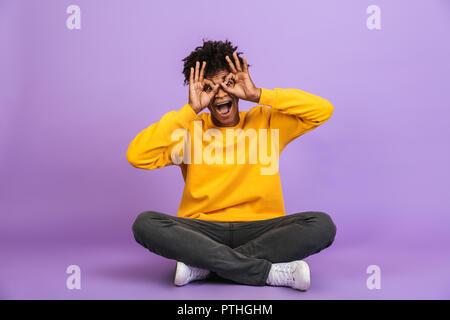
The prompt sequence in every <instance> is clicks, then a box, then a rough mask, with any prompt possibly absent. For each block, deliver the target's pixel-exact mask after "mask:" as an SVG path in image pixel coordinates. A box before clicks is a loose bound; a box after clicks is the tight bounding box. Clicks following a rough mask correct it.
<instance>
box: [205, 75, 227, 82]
mask: <svg viewBox="0 0 450 320" xmlns="http://www.w3.org/2000/svg"><path fill="white" fill-rule="evenodd" d="M226 77H227V75H224V76H223V77H222V81H223V80H225V78H226ZM205 78H206V77H205ZM206 79H208V80H210V81H212V83H214V84H215V82H214V81H213V79H210V78H206Z"/></svg>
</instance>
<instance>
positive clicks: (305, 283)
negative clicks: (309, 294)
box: [295, 260, 311, 291]
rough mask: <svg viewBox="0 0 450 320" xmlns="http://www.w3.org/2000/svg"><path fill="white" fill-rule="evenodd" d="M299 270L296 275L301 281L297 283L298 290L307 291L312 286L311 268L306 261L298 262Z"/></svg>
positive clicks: (297, 269)
mask: <svg viewBox="0 0 450 320" xmlns="http://www.w3.org/2000/svg"><path fill="white" fill-rule="evenodd" d="M296 264H297V268H296V270H295V273H296V275H297V278H298V279H301V280H300V281H296V283H295V285H296V288H295V289H298V290H300V291H306V290H308V289H309V287H310V286H311V273H310V271H309V266H308V264H307V263H306V262H305V261H302V260H300V261H296Z"/></svg>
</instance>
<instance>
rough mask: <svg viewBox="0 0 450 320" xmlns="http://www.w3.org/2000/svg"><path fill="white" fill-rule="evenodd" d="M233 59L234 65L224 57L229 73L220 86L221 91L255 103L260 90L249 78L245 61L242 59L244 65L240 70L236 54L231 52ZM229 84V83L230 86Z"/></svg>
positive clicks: (228, 58)
mask: <svg viewBox="0 0 450 320" xmlns="http://www.w3.org/2000/svg"><path fill="white" fill-rule="evenodd" d="M233 57H234V62H235V64H233V62H232V61H231V59H230V57H228V56H226V57H225V59H226V60H227V62H228V65H229V66H230V69H231V72H230V73H229V74H228V75H227V77H226V78H225V81H224V82H223V83H221V84H220V85H221V86H222V88H223V90H225V91H226V92H228V93H230V94H232V95H233V96H235V97H237V98H239V99H243V100H248V101H252V102H256V103H257V102H258V101H259V98H260V96H261V89H260V88H257V87H256V86H255V84H254V83H253V81H252V79H251V78H250V74H249V73H248V65H247V60H246V59H245V58H244V57H242V60H243V61H242V62H243V63H244V68H243V69H242V67H241V64H240V62H239V58H238V56H237V53H236V52H233ZM229 82H231V84H230V83H229Z"/></svg>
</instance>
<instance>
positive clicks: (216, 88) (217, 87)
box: [209, 84, 219, 99]
mask: <svg viewBox="0 0 450 320" xmlns="http://www.w3.org/2000/svg"><path fill="white" fill-rule="evenodd" d="M217 91H219V85H218V84H216V85H215V86H214V87H213V89H212V90H211V92H210V93H209V97H210V98H211V99H212V98H214V96H215V95H216V93H217Z"/></svg>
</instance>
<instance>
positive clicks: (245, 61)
mask: <svg viewBox="0 0 450 320" xmlns="http://www.w3.org/2000/svg"><path fill="white" fill-rule="evenodd" d="M242 62H243V63H244V72H245V73H248V65H247V59H245V57H242Z"/></svg>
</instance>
